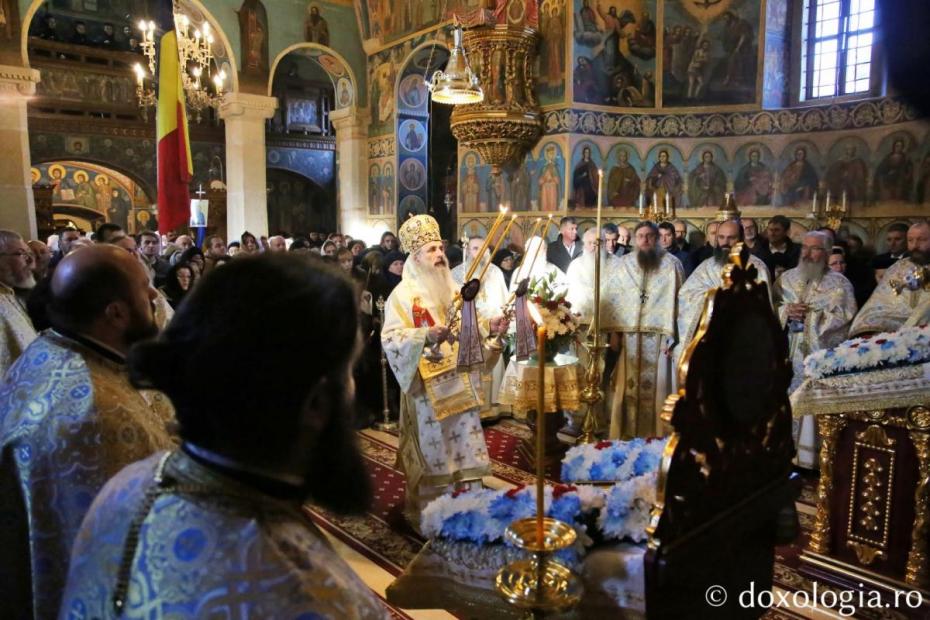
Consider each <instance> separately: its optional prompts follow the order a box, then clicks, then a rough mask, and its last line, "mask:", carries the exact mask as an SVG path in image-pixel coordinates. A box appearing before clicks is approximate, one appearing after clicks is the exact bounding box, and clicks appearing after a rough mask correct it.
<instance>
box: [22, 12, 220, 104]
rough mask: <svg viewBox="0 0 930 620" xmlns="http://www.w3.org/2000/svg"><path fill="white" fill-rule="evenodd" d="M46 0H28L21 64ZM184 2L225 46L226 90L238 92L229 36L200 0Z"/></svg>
mask: <svg viewBox="0 0 930 620" xmlns="http://www.w3.org/2000/svg"><path fill="white" fill-rule="evenodd" d="M47 1H48V0H30V3H29V8H28V9H26V12H25V13H23V18H22V28H21V33H20V56H21V57H22V60H23V66H24V67H29V66H30V65H29V49H28V48H29V25H30V24H31V23H32V18H33V17H35V15H36V13H37V12H38V11H39V9H40V8H42V6H44V5H45V4H46V3H47ZM182 2H184V3H188V4H190V5H191V6H192V7H193V8H195V9H197V10H198V11H200V13H202V14H203V16H204V17H205V18H206V19H207V20H209V22H210V27H211V28H212V29H213V32H214V34H215V35H216V36H217V37H218V38H219V41H220V42H221V43H222V44H223V47H224V48H226V57H227V58H228V59H229V63H230V65H231V66H232V67H233V69H234V70H233V71H230V73H231V74H232V75H230V76H229V86H230V88H228V89H227V92H238V91H239V61H238V60H237V59H236V52H235V49H234V48H233V46H232V44H231V43H230V41H229V37H228V36H226V31H225V30H223V28H222V27H221V26H220V23H219V21H218V20H217V19H216V17H215V16H214V15H213V14H212V13H211V12H210V11H209V10H208V9H207V7H206V6H204V4H203V2H201V0H182Z"/></svg>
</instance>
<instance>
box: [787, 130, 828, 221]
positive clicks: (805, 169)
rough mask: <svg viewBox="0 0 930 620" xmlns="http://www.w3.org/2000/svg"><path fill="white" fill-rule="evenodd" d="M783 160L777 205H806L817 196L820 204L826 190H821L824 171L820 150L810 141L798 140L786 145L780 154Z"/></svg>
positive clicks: (803, 206) (804, 206)
mask: <svg viewBox="0 0 930 620" xmlns="http://www.w3.org/2000/svg"><path fill="white" fill-rule="evenodd" d="M778 159H779V162H780V163H781V167H780V173H779V178H778V184H777V188H778V189H777V195H778V199H777V204H779V205H781V206H786V207H801V208H807V207H810V206H811V201H812V200H813V199H814V195H815V194H817V202H818V204H820V203H821V202H823V200H824V199H825V197H826V195H825V193H823V194H821V193H820V192H819V184H820V175H821V171H822V170H823V166H822V161H821V155H820V150H819V149H818V148H817V146H816V145H815V144H814V143H813V142H811V141H809V140H798V141H795V142H792V143H791V144H789V145H788V146H786V147H785V148H784V150H783V151H782V153H781V155H780V156H779V158H778Z"/></svg>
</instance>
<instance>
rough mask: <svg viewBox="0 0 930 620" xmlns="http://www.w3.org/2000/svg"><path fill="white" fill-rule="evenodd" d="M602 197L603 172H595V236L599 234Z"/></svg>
mask: <svg viewBox="0 0 930 620" xmlns="http://www.w3.org/2000/svg"><path fill="white" fill-rule="evenodd" d="M603 196H604V171H603V170H600V169H598V171H597V234H598V235H600V234H601V206H602V204H603V202H604V201H603Z"/></svg>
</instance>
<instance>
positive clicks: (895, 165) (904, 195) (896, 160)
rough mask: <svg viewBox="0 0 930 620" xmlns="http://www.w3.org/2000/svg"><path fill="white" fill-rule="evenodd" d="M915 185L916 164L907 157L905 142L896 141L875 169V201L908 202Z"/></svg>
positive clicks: (901, 140)
mask: <svg viewBox="0 0 930 620" xmlns="http://www.w3.org/2000/svg"><path fill="white" fill-rule="evenodd" d="M913 184H914V163H913V162H912V161H911V160H910V158H909V157H908V156H907V145H906V143H905V141H904V140H903V139H896V140H895V141H894V143H893V144H892V145H891V152H890V153H888V154H887V155H885V158H884V159H882V161H881V163H880V164H878V168H876V169H875V182H874V184H873V187H874V192H875V200H878V201H886V200H908V199H909V198H910V194H911V187H912V186H913Z"/></svg>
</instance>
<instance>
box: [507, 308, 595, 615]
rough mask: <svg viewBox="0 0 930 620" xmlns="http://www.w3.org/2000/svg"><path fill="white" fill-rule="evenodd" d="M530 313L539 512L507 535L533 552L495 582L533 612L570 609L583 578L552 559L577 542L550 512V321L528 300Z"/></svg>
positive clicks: (513, 600) (512, 527)
mask: <svg viewBox="0 0 930 620" xmlns="http://www.w3.org/2000/svg"><path fill="white" fill-rule="evenodd" d="M527 308H528V309H529V311H530V315H531V316H532V317H533V320H534V321H535V322H536V324H537V325H538V327H537V329H536V353H537V355H538V359H539V362H538V363H539V374H538V375H537V376H538V383H539V385H538V386H537V393H536V516H535V517H530V518H528V519H520V520H518V521H514V522H513V523H512V524H510V527H508V528H507V530H506V532H505V533H504V537H505V538H506V539H507V540H508V541H509V542H511V543H513V544H514V545H516V546H517V547H520V548H521V549H526V550H528V551H530V552H531V553H532V558H531V559H529V560H517V561H516V562H513V563H511V564H509V565H507V566H505V567H504V568H502V569H501V570H500V572H499V573H497V580H496V586H497V591H498V592H500V593H501V594H502V595H503V596H504V597H505V598H506V599H507V600H508V601H509V602H510V603H511V604H512V605H514V606H516V607H519V608H521V609H529V610H532V611H534V612H546V611H555V610H561V609H568V608H570V607H573V606H575V605H577V604H578V602H579V601H580V600H581V594H582V587H581V581H580V580H579V579H578V577H577V576H576V575H575V574H574V573H572V571H571V570H569V569H568V568H566V567H565V566H563V565H562V564H560V563H559V562H557V561H555V560H553V559H552V558H551V555H552V554H553V553H554V552H555V551H558V550H559V549H564V548H565V547H568V546H569V545H571V544H573V543H574V542H575V538H576V536H577V534H576V533H575V529H574V528H573V527H572V526H570V525H569V524H567V523H563V522H561V521H558V520H556V519H552V518H546V517H545V512H546V508H545V506H546V505H545V501H546V495H545V488H546V487H545V479H546V468H545V464H544V461H545V456H546V439H545V436H546V426H545V424H546V423H545V419H546V417H545V409H546V404H545V399H546V392H545V377H546V340H547V338H548V334H547V333H546V326H545V324H544V323H543V320H542V316H541V315H540V313H539V310H538V308H536V306H535V305H533V304H528V306H527Z"/></svg>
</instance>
